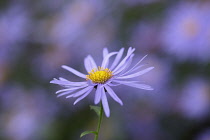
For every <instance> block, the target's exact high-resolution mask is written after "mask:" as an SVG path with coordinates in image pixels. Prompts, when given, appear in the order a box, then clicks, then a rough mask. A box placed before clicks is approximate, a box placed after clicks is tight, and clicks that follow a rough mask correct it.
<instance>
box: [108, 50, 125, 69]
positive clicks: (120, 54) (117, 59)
mask: <svg viewBox="0 0 210 140" xmlns="http://www.w3.org/2000/svg"><path fill="white" fill-rule="evenodd" d="M123 52H124V48H122V49H120V51H119V52H118V54H117V56H116V58H115V60H114V62H113V63H112V66H111V67H110V69H111V70H113V69H114V68H115V66H116V65H117V64H118V63H119V62H120V59H121V58H122V55H123Z"/></svg>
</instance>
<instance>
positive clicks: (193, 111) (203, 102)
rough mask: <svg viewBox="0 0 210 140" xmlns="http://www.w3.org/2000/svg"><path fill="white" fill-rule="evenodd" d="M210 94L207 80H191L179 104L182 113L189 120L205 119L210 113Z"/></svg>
mask: <svg viewBox="0 0 210 140" xmlns="http://www.w3.org/2000/svg"><path fill="white" fill-rule="evenodd" d="M209 92H210V90H209V83H208V82H207V81H206V80H203V79H200V78H193V79H190V80H189V82H188V83H187V84H186V86H185V87H184V89H183V91H182V96H181V99H180V101H179V102H178V103H179V108H180V111H181V112H182V113H183V114H184V115H185V116H187V117H189V118H194V119H201V118H203V117H204V116H205V115H207V113H208V111H209V106H210V102H209V99H210V98H209Z"/></svg>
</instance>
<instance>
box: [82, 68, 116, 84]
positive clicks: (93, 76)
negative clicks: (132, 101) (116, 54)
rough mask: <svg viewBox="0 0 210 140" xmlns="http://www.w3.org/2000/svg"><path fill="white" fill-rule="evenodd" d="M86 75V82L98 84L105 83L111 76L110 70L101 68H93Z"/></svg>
mask: <svg viewBox="0 0 210 140" xmlns="http://www.w3.org/2000/svg"><path fill="white" fill-rule="evenodd" d="M88 73H89V75H86V77H87V80H91V81H92V82H93V83H100V84H103V83H105V82H106V81H107V80H109V79H110V78H111V77H112V76H113V75H112V71H111V70H109V69H108V68H102V67H98V68H94V69H92V70H91V71H90V72H88Z"/></svg>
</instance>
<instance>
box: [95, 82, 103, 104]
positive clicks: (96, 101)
mask: <svg viewBox="0 0 210 140" xmlns="http://www.w3.org/2000/svg"><path fill="white" fill-rule="evenodd" d="M102 90H103V88H102V86H101V85H98V86H97V89H96V95H95V100H94V103H95V104H98V103H99V102H100V100H101V92H102Z"/></svg>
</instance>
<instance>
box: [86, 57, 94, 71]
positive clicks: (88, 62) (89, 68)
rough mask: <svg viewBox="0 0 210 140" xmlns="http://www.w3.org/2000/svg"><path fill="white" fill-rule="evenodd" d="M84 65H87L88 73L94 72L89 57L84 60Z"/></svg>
mask: <svg viewBox="0 0 210 140" xmlns="http://www.w3.org/2000/svg"><path fill="white" fill-rule="evenodd" d="M84 65H85V69H86V71H87V72H90V71H91V70H92V67H91V64H90V61H89V60H88V57H86V58H85V59H84Z"/></svg>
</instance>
